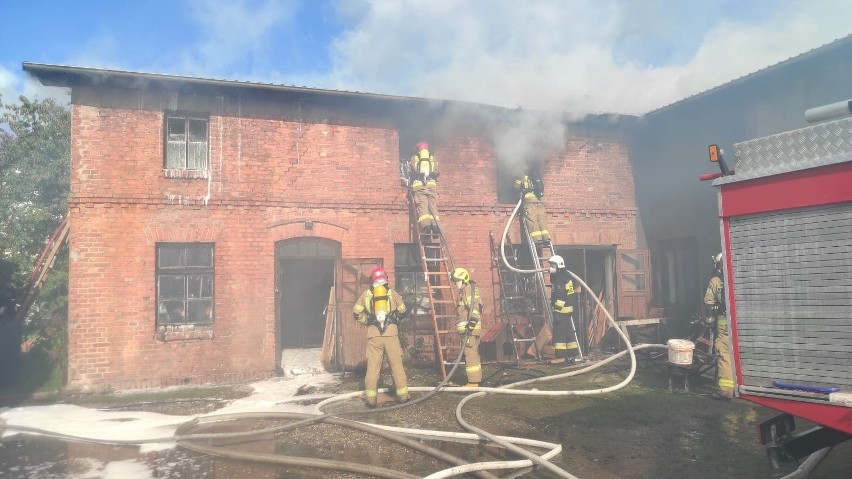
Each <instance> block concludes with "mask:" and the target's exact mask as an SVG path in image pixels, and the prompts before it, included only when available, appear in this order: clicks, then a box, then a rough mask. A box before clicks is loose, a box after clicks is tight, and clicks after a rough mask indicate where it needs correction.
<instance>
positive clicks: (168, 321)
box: [157, 243, 214, 326]
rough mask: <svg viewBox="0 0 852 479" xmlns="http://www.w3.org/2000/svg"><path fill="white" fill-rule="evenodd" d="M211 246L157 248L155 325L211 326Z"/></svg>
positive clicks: (167, 245)
mask: <svg viewBox="0 0 852 479" xmlns="http://www.w3.org/2000/svg"><path fill="white" fill-rule="evenodd" d="M213 318H214V311H213V244H212V243H160V244H158V245H157V326H177V325H212V324H213Z"/></svg>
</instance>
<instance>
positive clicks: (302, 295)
mask: <svg viewBox="0 0 852 479" xmlns="http://www.w3.org/2000/svg"><path fill="white" fill-rule="evenodd" d="M339 257H340V244H339V243H337V242H336V241H332V240H327V239H323V238H314V237H302V238H293V239H289V240H285V241H279V242H277V243H276V244H275V279H276V285H275V292H276V300H275V314H276V316H275V317H276V318H277V321H276V335H277V336H276V342H277V344H278V350H279V352H281V351H282V350H285V349H287V350H292V349H304V348H321V347H322V341H323V334H324V332H325V322H326V314H325V313H326V308H327V306H328V303H329V295H330V294H331V291H332V287H333V286H334V276H335V270H336V265H337V260H338V258H339ZM278 364H279V365H280V364H281V358H280V357H279V361H278Z"/></svg>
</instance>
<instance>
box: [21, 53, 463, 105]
mask: <svg viewBox="0 0 852 479" xmlns="http://www.w3.org/2000/svg"><path fill="white" fill-rule="evenodd" d="M23 69H24V71H25V72H27V73H29V74H31V75H33V76H34V77H36V78H38V79H39V80H41V81H42V83H45V84H46V85H49V86H62V87H70V86H73V85H75V84H79V83H81V82H82V80H84V79H88V80H90V81H91V80H95V81H96V80H103V79H107V78H110V79H126V80H133V81H139V80H143V81H144V80H147V81H152V82H159V83H165V84H168V83H186V84H195V85H207V86H219V87H223V88H244V89H256V90H273V91H281V92H293V93H315V94H321V95H332V96H340V97H359V98H372V99H380V100H391V101H427V102H430V101H435V102H444V101H446V100H432V99H428V98H418V97H409V96H399V95H386V94H381V93H368V92H358V91H347V90H334V89H324V88H309V87H303V86H294V85H285V84H279V83H264V82H251V81H244V80H228V79H217V78H202V77H191V76H185V75H174V74H165V73H149V72H134V71H126V70H113V69H107V68H93V67H78V66H70V65H53V64H47V63H32V62H23ZM462 103H463V102H462Z"/></svg>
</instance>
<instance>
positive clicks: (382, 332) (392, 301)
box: [352, 268, 409, 408]
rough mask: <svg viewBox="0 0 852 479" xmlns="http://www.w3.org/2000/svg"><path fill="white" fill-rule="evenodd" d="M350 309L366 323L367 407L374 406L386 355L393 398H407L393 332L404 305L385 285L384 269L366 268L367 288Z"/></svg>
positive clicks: (400, 349) (401, 317)
mask: <svg viewBox="0 0 852 479" xmlns="http://www.w3.org/2000/svg"><path fill="white" fill-rule="evenodd" d="M352 313H353V315H354V316H355V320H356V321H358V322H359V323H361V324H365V325H367V374H366V376H365V377H364V396H365V399H366V402H367V407H370V408H373V407H376V403H377V396H378V384H379V375H380V374H381V371H382V360H383V359H387V361H388V365H389V366H390V370H391V376H392V377H393V385H394V388H395V391H396V397H397V400H398V401H399V402H406V401H408V400H409V394H408V380H407V378H406V376H405V368H404V367H403V364H402V347H400V344H399V337H398V336H397V335H398V334H399V330H398V328H397V323H398V322H399V321H401V320H402V319H404V317H405V313H406V308H405V303H404V302H403V300H402V296H400V295H399V293H397V292H396V291H394V290H392V289H391V288H390V286H389V285H388V275H387V273H385V270H384V269H382V268H376V269H374V270H373V271H371V272H370V288H368V289H367V290H366V291H364V292H363V293H362V294H361V297H360V298H358V301H357V302H356V303H355V307H354V308H352Z"/></svg>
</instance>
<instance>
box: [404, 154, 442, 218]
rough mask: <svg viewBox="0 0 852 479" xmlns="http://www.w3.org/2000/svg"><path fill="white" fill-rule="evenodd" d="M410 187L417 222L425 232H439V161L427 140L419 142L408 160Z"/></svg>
mask: <svg viewBox="0 0 852 479" xmlns="http://www.w3.org/2000/svg"><path fill="white" fill-rule="evenodd" d="M407 170H408V187H409V188H411V193H412V196H413V198H414V207H415V209H416V213H417V224H418V225H420V231H421V232H423V233H437V232H438V174H439V173H438V162H437V161H435V157H434V156H432V154H431V153H430V152H429V144H428V143H426V142H425V141H421V142H419V143H417V145H416V146H415V147H414V155H412V156H411V159H410V160H409V162H408V167H407Z"/></svg>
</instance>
